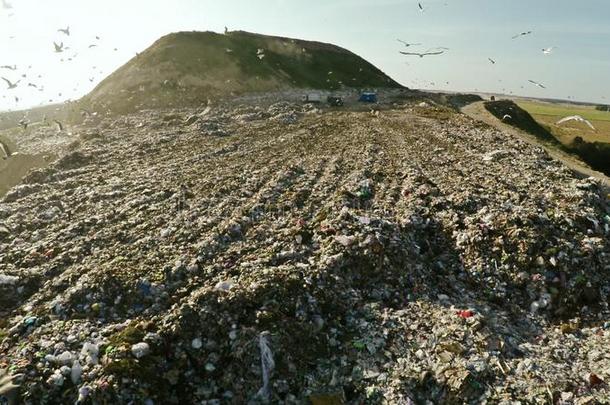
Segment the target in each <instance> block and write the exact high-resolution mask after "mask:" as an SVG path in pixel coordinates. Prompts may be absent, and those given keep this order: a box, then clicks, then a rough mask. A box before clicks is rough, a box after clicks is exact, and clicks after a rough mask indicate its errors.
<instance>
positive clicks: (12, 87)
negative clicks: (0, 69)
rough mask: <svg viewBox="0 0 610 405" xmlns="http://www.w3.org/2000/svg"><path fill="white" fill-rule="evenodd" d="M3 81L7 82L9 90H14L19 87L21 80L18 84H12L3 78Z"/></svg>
mask: <svg viewBox="0 0 610 405" xmlns="http://www.w3.org/2000/svg"><path fill="white" fill-rule="evenodd" d="M2 80H4V81H5V82H6V84H8V90H11V89H14V88H16V87H17V83H19V82H20V81H21V80H17V82H15V83H12V82H11V81H10V80H9V79H6V78H4V77H3V78H2Z"/></svg>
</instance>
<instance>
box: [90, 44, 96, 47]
mask: <svg viewBox="0 0 610 405" xmlns="http://www.w3.org/2000/svg"><path fill="white" fill-rule="evenodd" d="M96 46H97V44H91V45H89V48H95V47H96Z"/></svg>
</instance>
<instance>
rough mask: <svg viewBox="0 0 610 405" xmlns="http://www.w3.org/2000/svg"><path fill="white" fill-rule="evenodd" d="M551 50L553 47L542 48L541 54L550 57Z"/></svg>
mask: <svg viewBox="0 0 610 405" xmlns="http://www.w3.org/2000/svg"><path fill="white" fill-rule="evenodd" d="M553 49H555V47H554V46H551V47H550V48H542V53H543V54H545V55H550V54H551V53H552V52H553Z"/></svg>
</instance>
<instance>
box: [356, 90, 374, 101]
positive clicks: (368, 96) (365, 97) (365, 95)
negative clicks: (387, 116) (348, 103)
mask: <svg viewBox="0 0 610 405" xmlns="http://www.w3.org/2000/svg"><path fill="white" fill-rule="evenodd" d="M358 101H360V102H363V103H376V102H377V93H373V92H368V91H365V92H362V93H360V98H359V99H358Z"/></svg>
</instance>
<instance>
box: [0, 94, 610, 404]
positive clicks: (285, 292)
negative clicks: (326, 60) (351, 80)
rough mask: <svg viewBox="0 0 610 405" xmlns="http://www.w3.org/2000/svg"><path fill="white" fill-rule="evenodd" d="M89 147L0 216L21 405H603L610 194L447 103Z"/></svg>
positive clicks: (4, 354)
mask: <svg viewBox="0 0 610 405" xmlns="http://www.w3.org/2000/svg"><path fill="white" fill-rule="evenodd" d="M435 117H440V119H439V118H435ZM73 132H74V133H75V134H76V135H78V137H79V141H78V143H79V146H78V148H76V149H74V150H73V151H72V152H69V153H68V154H66V155H65V156H64V157H63V158H61V159H60V160H58V161H57V162H55V163H54V164H52V165H50V166H49V167H47V168H44V169H40V170H37V171H34V172H32V173H31V174H30V175H29V176H28V177H27V178H26V179H25V180H24V181H23V183H22V184H21V185H19V186H17V187H14V188H13V189H12V190H11V191H10V192H9V193H8V194H7V195H6V197H5V198H4V200H2V202H0V221H1V225H0V369H3V368H6V369H7V370H8V371H7V372H8V373H9V377H1V376H0V379H3V378H4V379H5V380H7V381H8V379H10V385H9V386H8V388H6V390H5V391H6V392H8V391H10V395H13V397H17V398H18V400H20V401H22V402H24V403H32V404H34V403H36V404H45V403H48V404H51V403H75V402H78V403H94V404H97V403H100V404H101V403H145V404H166V403H170V404H171V403H175V404H179V403H203V404H221V403H235V404H241V403H251V404H255V403H286V404H306V403H311V404H315V405H317V404H341V403H354V404H355V403H392V404H411V403H426V401H431V402H432V403H482V402H488V403H506V404H508V403H514V401H517V400H519V401H522V402H525V403H546V402H552V403H565V404H568V403H578V404H586V403H590V404H593V403H603V402H604V401H607V400H608V398H609V395H610V389H609V388H608V386H607V384H606V382H610V354H609V353H608V350H607V348H608V347H609V344H610V322H609V321H610V319H609V317H608V315H609V309H608V298H609V292H610V260H609V257H610V256H609V254H610V246H609V244H608V237H609V236H610V209H609V206H608V198H607V196H606V195H604V194H603V192H602V191H601V188H600V186H599V184H598V183H597V182H596V181H595V180H593V179H576V178H574V177H573V175H572V174H571V172H570V171H569V170H568V169H566V168H565V167H564V166H563V165H562V164H561V163H559V162H557V161H555V160H553V159H551V158H550V157H549V156H548V155H547V154H546V152H545V151H544V150H543V149H540V148H536V147H533V146H531V145H529V144H527V143H525V142H522V141H520V140H519V139H517V138H514V137H512V136H510V135H506V134H503V133H500V132H498V131H497V130H495V129H492V128H489V127H482V126H480V125H475V123H474V122H473V121H472V120H470V119H469V118H467V117H465V116H463V115H461V114H458V113H455V112H453V111H452V110H449V109H446V108H443V107H439V106H436V105H431V104H420V105H416V104H402V105H396V106H394V108H393V109H386V110H383V111H376V112H375V113H373V114H372V113H370V112H358V111H353V110H350V109H348V108H346V109H344V110H343V111H337V110H330V111H329V110H321V109H318V108H314V107H312V106H309V105H299V104H291V103H278V104H274V105H271V106H269V107H261V106H253V105H241V106H230V105H224V106H223V105H218V106H208V107H206V108H205V109H176V110H171V111H152V110H151V111H143V112H140V113H137V114H132V115H128V116H124V117H120V118H103V119H101V122H99V123H98V124H96V125H95V126H93V125H87V124H84V125H83V126H81V127H78V128H74V130H73ZM1 381H4V380H1ZM13 385H16V386H17V387H14V386H13ZM6 392H4V391H0V395H2V394H5V393H6Z"/></svg>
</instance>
